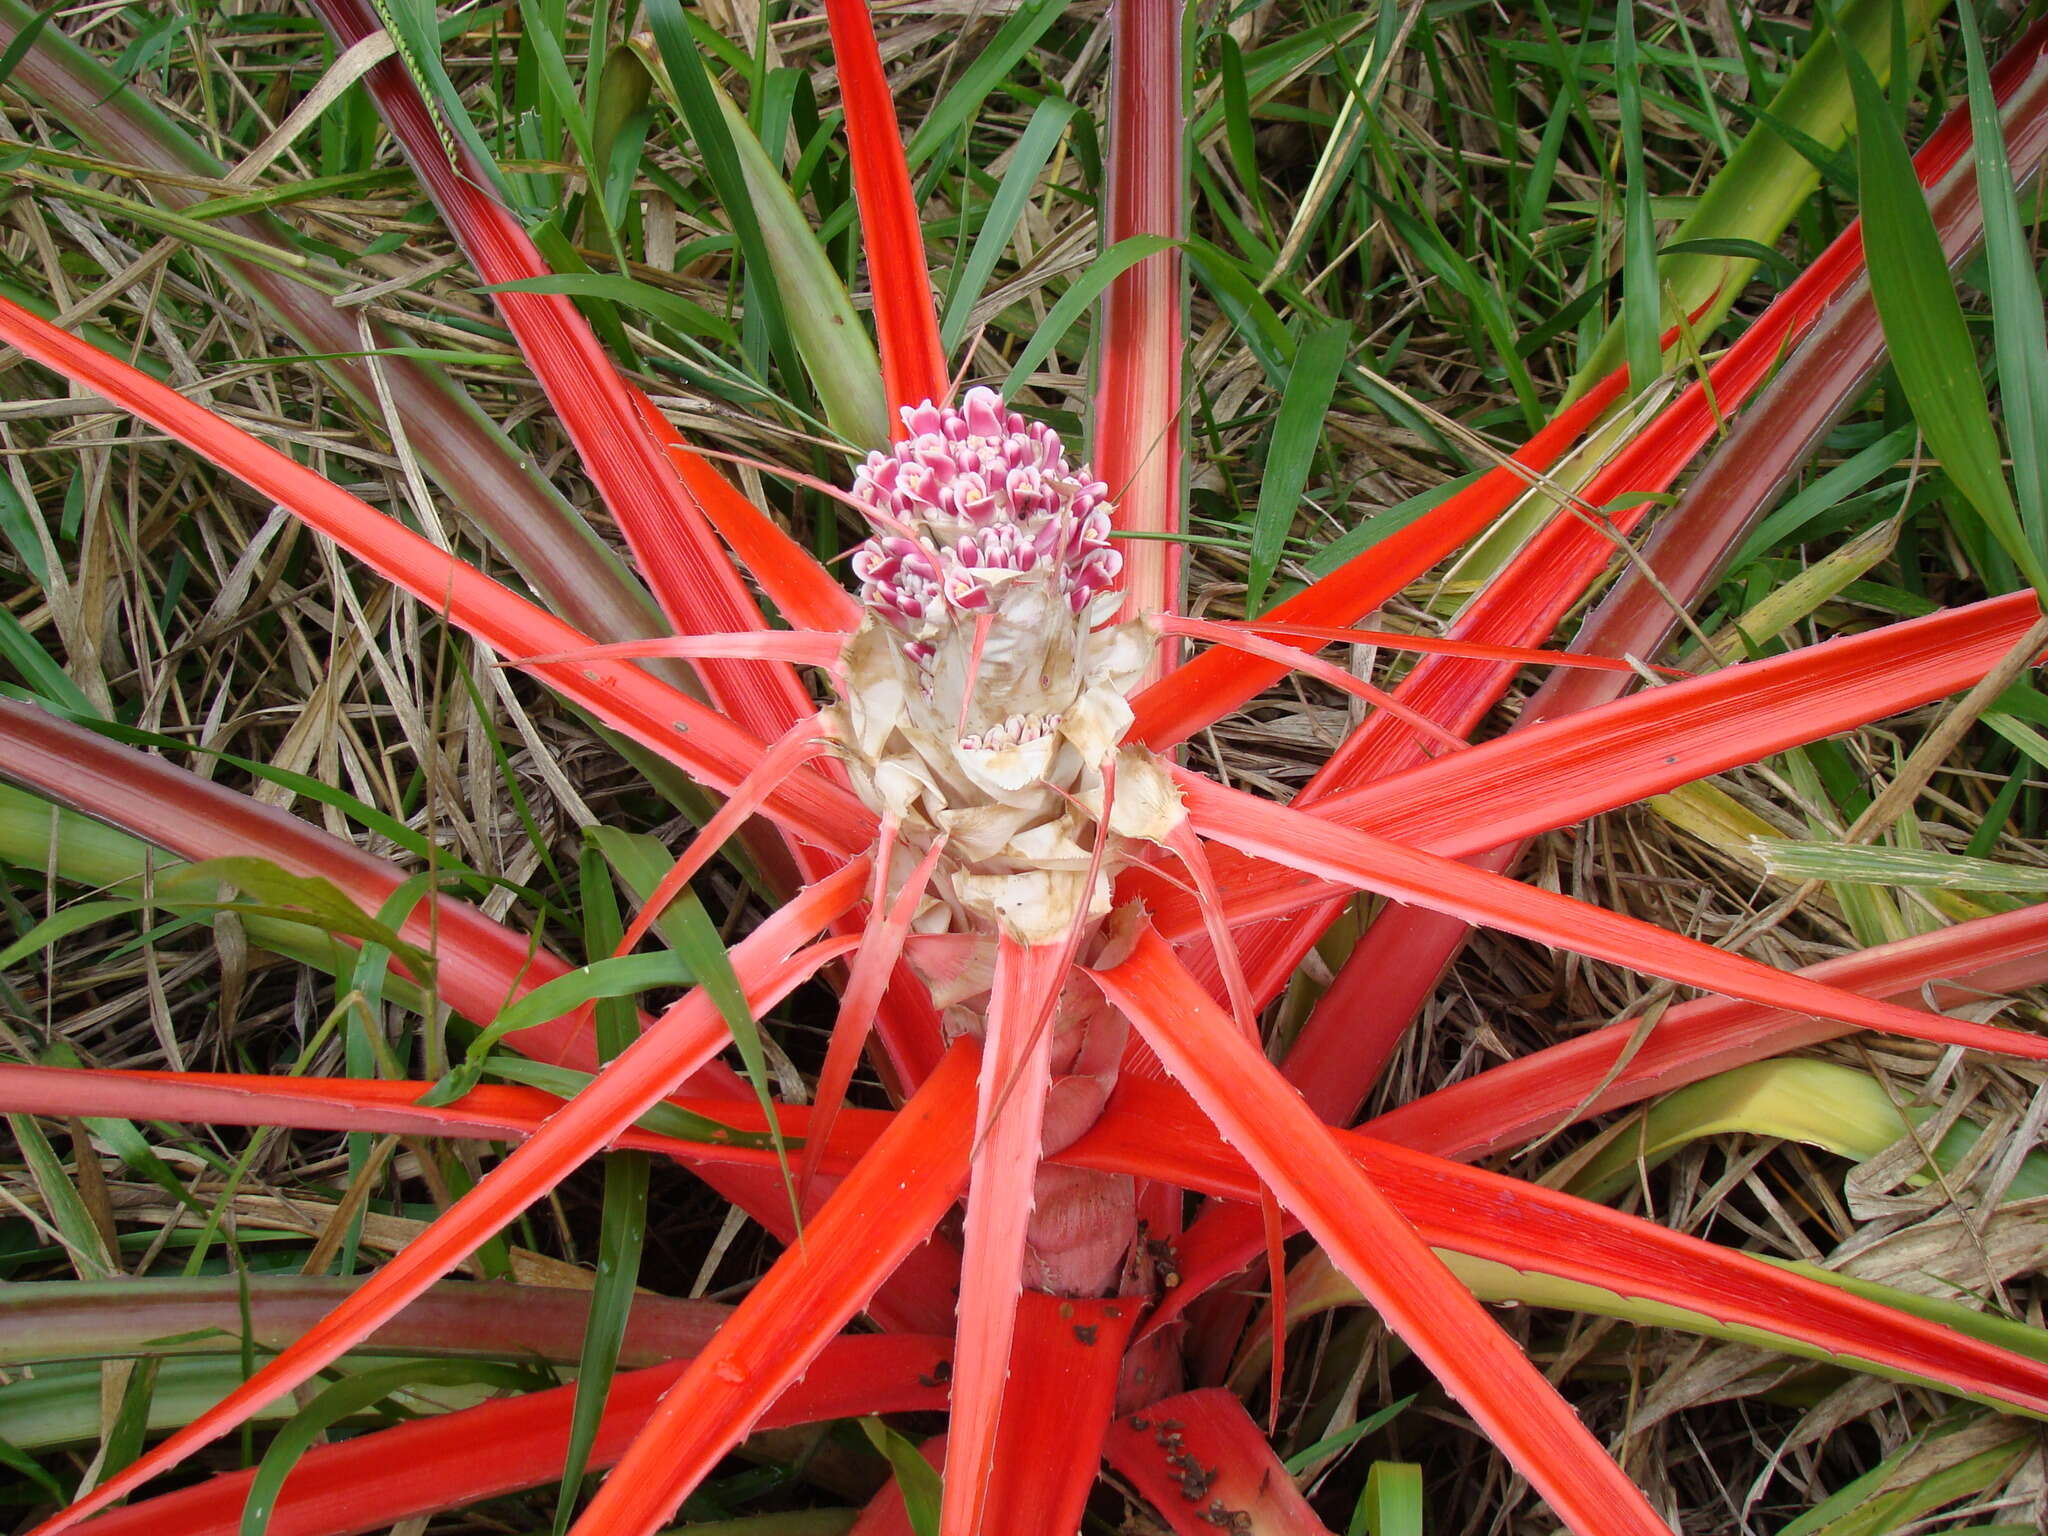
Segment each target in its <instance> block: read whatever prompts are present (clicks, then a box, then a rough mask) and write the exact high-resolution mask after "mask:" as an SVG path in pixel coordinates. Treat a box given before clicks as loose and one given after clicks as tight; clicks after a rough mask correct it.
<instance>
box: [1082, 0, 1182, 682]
mask: <svg viewBox="0 0 2048 1536" xmlns="http://www.w3.org/2000/svg"><path fill="white" fill-rule="evenodd" d="M1110 28H1111V33H1110V37H1111V42H1110V70H1111V75H1110V98H1109V112H1110V124H1109V194H1108V200H1109V209H1108V215H1107V220H1108V228H1107V230H1106V231H1105V235H1106V238H1105V241H1104V244H1105V245H1109V246H1114V245H1116V244H1117V243H1118V242H1120V241H1123V240H1128V239H1131V238H1132V237H1133V236H1137V235H1163V236H1165V237H1166V238H1168V239H1171V240H1178V239H1179V238H1180V237H1181V235H1182V233H1183V230H1182V228H1181V205H1182V202H1183V190H1184V189H1183V182H1184V181H1185V178H1186V174H1187V173H1186V171H1185V169H1184V168H1183V163H1182V148H1181V136H1182V134H1183V133H1184V132H1185V124H1186V118H1185V115H1184V108H1185V102H1184V100H1183V87H1182V84H1181V6H1180V0H1116V3H1115V5H1114V6H1113V7H1112V8H1111V13H1110ZM1180 273H1181V255H1180V252H1179V250H1178V249H1174V248H1169V249H1167V250H1163V251H1154V252H1153V253H1152V254H1151V255H1149V256H1147V257H1145V258H1144V259H1143V260H1142V261H1139V262H1137V263H1136V264H1135V265H1133V266H1131V267H1129V268H1128V269H1126V270H1125V271H1123V272H1121V273H1119V274H1118V275H1117V276H1116V277H1115V278H1114V279H1113V280H1112V281H1111V282H1110V285H1109V291H1108V292H1107V293H1105V294H1104V295H1103V300H1102V318H1101V322H1100V323H1101V333H1100V334H1101V338H1102V339H1101V361H1100V365H1099V368H1098V375H1097V379H1096V387H1095V422H1094V427H1095V433H1094V444H1093V447H1094V455H1095V470H1096V473H1097V474H1098V475H1100V476H1101V478H1102V480H1103V483H1104V484H1106V485H1107V486H1108V487H1109V494H1110V499H1111V501H1112V502H1113V503H1114V505H1115V514H1114V515H1115V518H1116V526H1117V527H1118V528H1120V529H1124V530H1126V531H1128V532H1132V533H1144V534H1154V535H1169V536H1170V535H1172V534H1175V533H1177V532H1179V531H1180V515H1181V506H1180V503H1181V416H1180V411H1181V350H1182V338H1181V302H1182V298H1181V275H1180ZM1122 548H1123V556H1124V570H1123V589H1124V606H1123V609H1122V612H1121V615H1120V616H1121V617H1123V618H1126V619H1129V618H1135V617H1136V616H1137V615H1138V614H1140V613H1172V612H1176V611H1178V610H1179V608H1180V606H1181V601H1180V597H1181V570H1180V565H1181V549H1180V545H1179V544H1178V543H1176V542H1174V541H1173V540H1172V539H1171V538H1170V537H1163V538H1162V537H1153V538H1142V539H1131V540H1128V541H1126V542H1125V543H1124V544H1123V546H1122ZM1170 650H1171V648H1170V647H1166V646H1162V647H1160V649H1159V651H1158V652H1157V653H1155V654H1156V656H1157V658H1158V659H1157V660H1156V661H1155V666H1170V665H1171V662H1170V660H1169V659H1168V658H1169V656H1170Z"/></svg>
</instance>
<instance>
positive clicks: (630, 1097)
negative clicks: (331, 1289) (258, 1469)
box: [37, 863, 866, 1536]
mask: <svg viewBox="0 0 2048 1536" xmlns="http://www.w3.org/2000/svg"><path fill="white" fill-rule="evenodd" d="M865 873H866V869H865V866H864V865H862V864H860V863H855V864H851V865H848V866H847V868H846V869H845V870H844V871H842V872H841V874H839V875H838V876H835V877H834V878H833V879H832V880H831V881H828V882H826V883H825V884H823V885H819V886H814V887H812V888H811V889H809V890H807V891H805V892H803V893H802V894H800V895H799V896H798V897H797V898H796V899H795V900H794V901H792V902H790V903H789V904H788V905H787V906H785V907H783V908H782V909H781V910H780V911H778V912H776V913H775V914H774V915H773V916H771V917H770V918H769V919H768V920H767V921H766V922H764V923H763V924H762V925H761V926H760V927H759V928H757V929H755V930H754V932H753V933H752V934H751V935H749V936H748V937H747V938H746V939H743V940H742V941H741V942H740V943H739V944H738V945H736V946H735V947H734V949H733V952H732V963H733V969H734V972H735V973H736V974H737V975H738V976H739V977H740V979H741V982H742V984H743V985H745V986H746V988H747V994H748V1001H749V1004H750V1006H752V1007H754V1008H756V1009H760V1008H763V1007H766V1006H768V1005H770V1004H772V1003H773V1002H774V1001H775V1000H776V999H778V998H780V997H782V996H783V995H785V994H786V993H788V992H789V991H790V990H791V989H793V988H794V987H796V986H797V985H798V984H799V983H801V982H802V981H804V980H805V979H807V978H808V977H809V976H810V975H811V974H812V973H813V972H814V971H815V970H816V968H817V967H818V966H819V965H821V964H823V963H824V961H825V960H826V959H828V958H830V956H831V953H832V951H833V950H834V949H835V948H837V946H830V945H828V946H817V947H814V948H813V949H811V950H808V951H804V952H802V953H801V954H797V953H794V952H795V951H796V947H797V945H799V944H800V943H802V942H803V941H804V940H805V939H807V938H808V937H809V936H810V935H811V934H813V933H816V932H817V931H818V930H819V929H820V928H822V927H824V926H825V925H826V924H828V923H830V922H831V921H832V919H833V918H835V917H837V916H839V914H841V913H842V912H844V911H846V910H847V909H848V908H849V907H850V906H852V904H853V902H854V900H855V899H856V898H857V897H858V895H859V892H860V882H861V878H862V877H863V876H864V875H865ZM727 1038H728V1036H727V1033H726V1026H725V1021H724V1017H723V1015H722V1014H721V1013H720V1012H719V1009H718V1006H717V1004H716V1003H715V1002H714V1001H713V1000H712V998H711V997H710V996H709V994H708V993H707V992H706V990H705V989H704V988H701V987H699V988H696V989H694V990H692V991H691V992H690V993H689V994H688V995H687V996H685V997H684V998H683V999H682V1001H681V1002H679V1003H677V1004H676V1005H675V1006H674V1007H672V1008H670V1009H669V1010H668V1012H667V1013H666V1014H664V1015H663V1016H662V1018H661V1019H660V1020H658V1021H657V1022H656V1023H655V1026H654V1028H653V1029H651V1030H650V1031H649V1032H648V1033H646V1034H644V1035H642V1036H640V1037H639V1038H638V1039H637V1040H635V1041H634V1042H633V1043H632V1044H631V1045H630V1046H628V1047H627V1048H626V1049H625V1050H624V1051H622V1052H621V1053H620V1054H619V1056H618V1057H617V1058H616V1059H615V1060H614V1061H613V1062H611V1064H610V1065H609V1066H607V1067H606V1068H605V1070H604V1071H602V1072H600V1073H598V1075H597V1076H596V1077H595V1078H594V1079H592V1081H591V1083H590V1086H589V1087H588V1088H586V1089H585V1090H584V1091H583V1092H582V1093H580V1094H579V1095H578V1096H577V1097H576V1098H575V1099H573V1100H571V1101H570V1102H569V1103H567V1104H565V1105H564V1106H563V1108H562V1110H561V1112H560V1113H558V1114H557V1115H555V1116H554V1117H553V1118H552V1119H550V1120H548V1121H547V1122H546V1123H545V1124H544V1125H542V1126H541V1127H540V1128H539V1129H538V1130H537V1131H536V1132H535V1133H534V1135H533V1136H532V1137H531V1138H530V1139H529V1140H527V1141H526V1142H524V1143H523V1144H522V1145H521V1146H519V1147H518V1148H517V1149H515V1150H514V1151H513V1153H512V1154H511V1156H509V1157H507V1158H506V1159H505V1160H504V1161H503V1162H502V1163H500V1164H498V1165H497V1166H496V1167H495V1168H493V1169H492V1170H491V1171H490V1172H489V1173H487V1174H485V1175H484V1177H483V1178H482V1179H481V1180H479V1181H478V1182H477V1184H476V1186H475V1187H474V1188H473V1189H471V1190H470V1192H469V1193H468V1194H467V1195H465V1196H463V1197H462V1198H461V1199H460V1200H458V1201H457V1202H456V1203H455V1204H454V1205H453V1206H451V1207H450V1208H449V1209H448V1211H447V1212H446V1213H445V1214H444V1215H442V1216H441V1218H440V1219H439V1220H437V1221H435V1222H434V1223H433V1224H432V1225H431V1226H429V1227H428V1228H427V1229H426V1231H425V1232H423V1233H422V1234H421V1235H420V1236H419V1237H418V1238H416V1239H415V1240H414V1241H413V1242H412V1243H410V1244H408V1245H407V1246H406V1247H405V1248H404V1249H403V1250H402V1251H401V1252H400V1253H399V1254H398V1255H397V1256H396V1257H395V1258H393V1259H392V1260H391V1262H390V1263H389V1264H387V1265H385V1266H384V1268H382V1269H381V1270H379V1271H378V1272H377V1274H376V1276H375V1277H374V1278H373V1279H372V1280H370V1281H369V1282H368V1283H367V1284H365V1285H364V1286H363V1288H362V1289H361V1290H359V1291H357V1292H356V1293H355V1294H354V1295H352V1296H351V1297H350V1298H349V1299H348V1300H347V1301H346V1302H344V1303H342V1305H341V1306H339V1307H337V1308H335V1310H334V1311H333V1312H332V1313H330V1314H329V1315H328V1316H327V1317H326V1318H325V1319H323V1320H322V1322H321V1323H320V1325H319V1326H318V1327H316V1328H314V1329H313V1330H312V1331H311V1332H309V1333H308V1334H307V1335H306V1336H305V1337H304V1338H303V1339H301V1340H300V1341H299V1342H298V1343H297V1344H295V1345H294V1346H293V1347H292V1348H290V1349H288V1350H286V1351H285V1352H284V1353H283V1354H281V1355H279V1356H277V1357H276V1358H275V1359H274V1360H271V1361H270V1362H269V1363H268V1364H266V1365H265V1366H264V1367H263V1368H262V1369H261V1370H259V1371H257V1372H256V1374H255V1375H253V1376H251V1377H250V1378H249V1379H248V1380H247V1381H245V1382H244V1383H243V1384H242V1385H241V1386H239V1387H237V1388H236V1389H235V1390H234V1391H233V1392H231V1393H229V1394H228V1395H227V1397H225V1398H223V1399H222V1400H221V1401H220V1402H219V1403H218V1404H216V1405H215V1406H214V1407H212V1408H210V1409H209V1410H207V1411H206V1412H205V1413H203V1414H201V1415H200V1416H199V1417H198V1418H196V1419H194V1420H193V1421H192V1422H191V1423H190V1424H188V1425H186V1426H185V1427H184V1428H183V1429H181V1430H179V1431H178V1432H177V1433H176V1434H174V1435H172V1436H171V1437H170V1438H169V1439H167V1440H165V1441H164V1442H163V1443H162V1444H161V1445H158V1446H156V1447H155V1448H154V1449H152V1450H150V1451H149V1452H148V1453H146V1454H145V1455H143V1456H141V1457H140V1458H138V1459H137V1460H136V1461H134V1462H133V1463H131V1464H130V1465H129V1466H127V1467H126V1468H124V1469H122V1471H121V1472H119V1473H118V1474H117V1475H115V1476H114V1477H112V1478H109V1479H108V1480H107V1481H106V1482H104V1483H102V1484H100V1485H99V1486H98V1487H97V1488H95V1489H94V1490H93V1491H92V1492H91V1493H90V1494H89V1495H87V1496H86V1497H85V1498H82V1499H80V1500H78V1502H76V1503H75V1504H73V1505H72V1506H71V1507H70V1508H69V1509H66V1510H64V1511H62V1512H60V1513H59V1514H58V1515H56V1516H55V1517H53V1518H52V1519H50V1520H48V1521H46V1522H44V1523H43V1524H42V1525H40V1526H38V1527H37V1531H38V1533H39V1536H54V1533H55V1532H57V1531H60V1530H67V1529H69V1528H71V1527H72V1526H74V1525H76V1524H77V1523H78V1522H79V1521H80V1520H83V1519H84V1518H85V1517H86V1516H88V1515H90V1514H93V1513H95V1512H96V1511H98V1510H101V1509H105V1508H106V1507H107V1506H108V1505H110V1504H112V1503H114V1502H116V1501H117V1500H119V1499H122V1498H125V1497H126V1496H127V1495H128V1494H129V1493H132V1492H133V1491H134V1490H135V1489H136V1488H138V1487H140V1486H141V1485H142V1484H143V1483H145V1482H147V1481H148V1480H149V1479H150V1478H152V1477H155V1476H157V1475H158V1474H159V1473H161V1472H164V1471H166V1470H168V1469H169V1468H171V1467H173V1466H175V1465H177V1464H178V1462H180V1461H182V1460H183V1459H184V1458H185V1457H186V1456H188V1455H190V1454H191V1453H192V1452H193V1451H196V1450H198V1449H199V1448H200V1447H201V1446H204V1445H207V1444H209V1443H211V1442H212V1441H214V1440H217V1439H219V1438H220V1437H221V1436H222V1435H224V1434H226V1433H228V1432H229V1431H230V1430H232V1429H234V1428H235V1427H236V1426H237V1425H239V1424H241V1423H243V1422H245V1421H246V1419H247V1418H248V1416H249V1414H251V1413H252V1412H254V1411H255V1410H256V1409H257V1408H259V1407H261V1406H263V1405H264V1404H265V1403H268V1402H272V1401H274V1400H275V1399H276V1398H278V1397H279V1396H281V1395H282V1394H284V1393H286V1392H289V1391H291V1390H292V1389H293V1388H294V1387H296V1386H299V1385H300V1384H302V1383H304V1382H306V1381H309V1380H311V1379H312V1377H313V1376H314V1375H316V1374H317V1373H318V1372H320V1371H321V1370H323V1369H325V1368H326V1367H327V1366H328V1365H330V1364H332V1363H333V1361H334V1360H336V1359H337V1358H339V1357H340V1356H341V1355H342V1354H344V1353H346V1352H347V1351H348V1350H349V1349H350V1348H351V1347H352V1346H354V1345H355V1344H356V1343H358V1342H359V1341H360V1340H361V1339H362V1338H363V1336H364V1335H365V1334H366V1333H368V1332H370V1331H371V1330H373V1329H375V1328H376V1327H377V1326H378V1325H379V1324H380V1323H382V1322H384V1321H385V1320H386V1319H388V1318H389V1317H391V1316H392V1315H393V1314H395V1313H396V1312H398V1311H400V1310H401V1309H403V1308H404V1306H405V1304H406V1303H407V1302H409V1301H410V1300H412V1298H413V1297H415V1296H417V1295H419V1294H420V1292H421V1291H423V1290H425V1289H426V1288H427V1287H428V1286H430V1285H432V1284H433V1283H434V1281H436V1280H438V1279H440V1278H441V1277H442V1276H443V1275H445V1274H447V1273H448V1271H449V1270H451V1269H453V1268H454V1267H455V1265H457V1264H458V1263H460V1262H461V1261H462V1260H463V1259H464V1258H466V1257H467V1256H468V1255H469V1254H470V1253H472V1252H473V1251H474V1250H475V1249H476V1248H477V1246H478V1245H479V1244H481V1243H483V1242H484V1241H485V1240H486V1239H487V1238H489V1237H490V1236H491V1235H492V1234H493V1233H495V1232H497V1231H498V1230H499V1229H500V1228H502V1227H503V1226H504V1225H505V1224H506V1223H507V1222H509V1221H511V1220H512V1218H513V1217H515V1216H517V1215H518V1214H519V1212H520V1211H522V1210H524V1209H525V1208H526V1207H527V1206H528V1205H530V1204H531V1203H532V1202H533V1201H535V1200H537V1199H539V1198H540V1197H541V1196H542V1195H544V1194H546V1193H547V1192H548V1191H549V1190H550V1189H553V1188H554V1187H555V1185H556V1184H558V1183H560V1182H561V1180H562V1179H563V1178H565V1177H567V1176H568V1174H569V1173H571V1172H572V1171H574V1170H575V1169H576V1168H577V1167H578V1166H580V1165H581V1164H582V1163H583V1162H585V1161H586V1160H588V1159H589V1158H590V1157H591V1156H593V1155H594V1154H596V1153H597V1152H600V1151H602V1150H603V1149H604V1148H605V1147H606V1146H607V1145H609V1144H610V1142H611V1140H612V1138H613V1137H615V1136H617V1135H619V1134H620V1133H621V1132H623V1131H624V1130H625V1129H626V1128H627V1127H628V1126H630V1125H631V1124H632V1123H633V1122H634V1121H635V1120H637V1119H638V1118H639V1117H640V1116H641V1115H643V1114H645V1113H646V1112H647V1111H648V1110H649V1109H651V1108H653V1107H654V1106H655V1105H656V1104H658V1103H660V1102H661V1100H662V1099H663V1098H664V1097H666V1096H667V1095H668V1094H670V1093H672V1092H674V1090H675V1088H676V1086H677V1084H679V1083H680V1082H682V1080H683V1079H684V1078H686V1077H688V1076H689V1074H690V1073H691V1072H693V1071H694V1070H696V1069H697V1068H698V1067H699V1066H701V1065H702V1064H703V1063H704V1062H706V1061H708V1060H710V1058H711V1057H712V1055H713V1054H714V1053H716V1052H717V1050H718V1049H719V1048H720V1047H721V1046H722V1045H724V1044H725V1043H726V1041H727ZM835 1326H836V1325H835Z"/></svg>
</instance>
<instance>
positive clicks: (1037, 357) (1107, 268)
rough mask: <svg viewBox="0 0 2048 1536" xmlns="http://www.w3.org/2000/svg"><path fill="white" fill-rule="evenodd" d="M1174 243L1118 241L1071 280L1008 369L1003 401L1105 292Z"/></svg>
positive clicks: (1159, 238) (1154, 238)
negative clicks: (1146, 260) (1126, 274)
mask: <svg viewBox="0 0 2048 1536" xmlns="http://www.w3.org/2000/svg"><path fill="white" fill-rule="evenodd" d="M1173 243H1174V242H1173V240H1172V238H1171V237H1169V236H1167V235H1132V236H1131V237H1130V238H1129V239H1128V240H1119V241H1118V242H1117V243H1116V244H1115V245H1113V246H1111V247H1110V248H1109V249H1108V250H1106V251H1104V252H1103V253H1102V254H1101V255H1100V256H1098V257H1096V258H1095V260H1094V261H1093V262H1092V263H1090V265H1089V267H1088V269H1087V270H1086V271H1084V272H1083V273H1082V274H1081V275H1080V276H1079V277H1077V278H1075V279H1074V282H1073V285H1072V286H1071V287H1070V288H1068V289H1067V291H1066V292H1065V293H1063V294H1061V295H1060V297H1059V302H1058V303H1056V304H1054V305H1053V307H1052V309H1051V310H1050V311H1048V312H1047V314H1046V317H1045V319H1044V320H1043V321H1042V322H1040V324H1039V326H1038V329H1037V331H1036V332H1034V333H1033V335H1032V337H1031V340H1030V341H1029V342H1028V343H1026V344H1025V347H1024V350H1023V352H1022V353H1020V354H1019V355H1018V358H1017V362H1016V365H1015V366H1014V367H1012V368H1011V369H1010V376H1009V378H1007V379H1006V380H1004V381H1003V398H1004V399H1005V400H1008V399H1010V398H1011V397H1012V396H1014V395H1015V394H1016V393H1017V391H1018V390H1020V389H1022V388H1023V387H1024V386H1025V385H1026V384H1027V383H1029V382H1030V380H1031V375H1032V374H1034V373H1036V372H1037V371H1038V367H1039V364H1041V363H1043V362H1044V361H1045V360H1046V359H1047V358H1048V357H1050V356H1052V349H1053V348H1054V347H1056V346H1058V345H1059V344H1060V342H1061V341H1062V340H1063V339H1065V337H1066V334H1067V332H1068V331H1070V330H1071V329H1073V326H1074V322H1075V321H1077V320H1079V319H1080V318H1081V316H1082V315H1083V314H1084V313H1086V311H1087V310H1088V308H1089V306H1090V305H1092V304H1093V303H1094V302H1095V301H1096V299H1097V298H1098V297H1100V296H1101V294H1102V291H1103V290H1104V289H1106V288H1107V287H1108V286H1109V285H1110V284H1111V283H1113V282H1115V281H1116V280H1117V278H1118V277H1120V276H1122V275H1123V274H1124V273H1125V272H1127V271H1129V270H1130V269H1131V268H1132V267H1134V266H1136V265H1137V264H1138V263H1139V262H1141V261H1143V260H1144V259H1145V258H1146V257H1147V256H1151V255H1154V254H1156V253H1157V252H1160V251H1164V250H1168V249H1170V248H1171V247H1172V245H1173Z"/></svg>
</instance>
